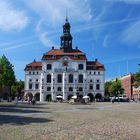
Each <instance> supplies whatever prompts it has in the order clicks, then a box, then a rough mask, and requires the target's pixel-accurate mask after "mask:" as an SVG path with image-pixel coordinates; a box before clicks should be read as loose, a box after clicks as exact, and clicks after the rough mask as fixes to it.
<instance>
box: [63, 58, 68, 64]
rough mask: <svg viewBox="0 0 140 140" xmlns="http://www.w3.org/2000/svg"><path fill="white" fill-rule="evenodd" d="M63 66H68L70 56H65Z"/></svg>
mask: <svg viewBox="0 0 140 140" xmlns="http://www.w3.org/2000/svg"><path fill="white" fill-rule="evenodd" d="M63 66H68V58H67V57H64V59H63Z"/></svg>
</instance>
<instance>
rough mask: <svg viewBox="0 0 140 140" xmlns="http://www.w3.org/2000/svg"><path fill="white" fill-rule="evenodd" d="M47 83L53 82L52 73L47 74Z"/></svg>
mask: <svg viewBox="0 0 140 140" xmlns="http://www.w3.org/2000/svg"><path fill="white" fill-rule="evenodd" d="M47 83H51V74H48V75H47Z"/></svg>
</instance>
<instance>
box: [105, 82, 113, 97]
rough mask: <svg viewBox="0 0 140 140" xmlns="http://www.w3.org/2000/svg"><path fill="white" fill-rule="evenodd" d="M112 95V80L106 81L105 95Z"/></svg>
mask: <svg viewBox="0 0 140 140" xmlns="http://www.w3.org/2000/svg"><path fill="white" fill-rule="evenodd" d="M111 95H112V81H107V82H106V83H105V97H110V96H111Z"/></svg>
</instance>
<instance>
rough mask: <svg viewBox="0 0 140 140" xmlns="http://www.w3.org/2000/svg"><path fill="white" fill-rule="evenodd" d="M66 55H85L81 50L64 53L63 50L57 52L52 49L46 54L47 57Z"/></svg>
mask: <svg viewBox="0 0 140 140" xmlns="http://www.w3.org/2000/svg"><path fill="white" fill-rule="evenodd" d="M64 54H67V55H69V54H70V55H72V54H73V55H75V54H84V53H83V52H81V51H80V50H76V49H73V51H72V52H63V51H61V50H56V49H52V50H50V51H48V52H46V53H45V55H64Z"/></svg>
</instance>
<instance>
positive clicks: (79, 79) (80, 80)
mask: <svg viewBox="0 0 140 140" xmlns="http://www.w3.org/2000/svg"><path fill="white" fill-rule="evenodd" d="M78 81H79V83H83V75H82V74H80V75H79V77H78Z"/></svg>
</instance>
